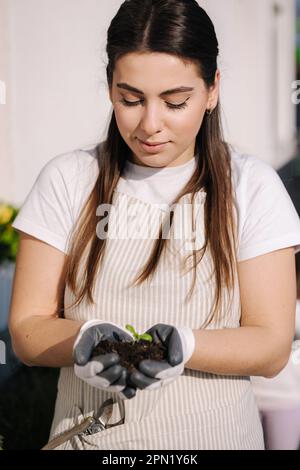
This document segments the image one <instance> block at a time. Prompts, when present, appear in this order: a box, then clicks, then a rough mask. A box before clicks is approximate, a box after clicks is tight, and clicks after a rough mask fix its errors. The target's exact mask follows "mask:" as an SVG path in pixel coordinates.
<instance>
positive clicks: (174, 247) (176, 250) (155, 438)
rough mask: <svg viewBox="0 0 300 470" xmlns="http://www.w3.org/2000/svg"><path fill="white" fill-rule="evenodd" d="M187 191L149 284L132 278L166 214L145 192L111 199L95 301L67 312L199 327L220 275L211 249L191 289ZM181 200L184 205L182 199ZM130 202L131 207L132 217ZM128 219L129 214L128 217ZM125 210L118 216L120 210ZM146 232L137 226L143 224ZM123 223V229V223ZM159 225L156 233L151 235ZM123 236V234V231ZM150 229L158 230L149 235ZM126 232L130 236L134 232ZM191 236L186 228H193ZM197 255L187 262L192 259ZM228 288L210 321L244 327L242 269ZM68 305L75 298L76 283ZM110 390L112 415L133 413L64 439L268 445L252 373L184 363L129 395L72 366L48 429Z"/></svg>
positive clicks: (200, 220)
mask: <svg viewBox="0 0 300 470" xmlns="http://www.w3.org/2000/svg"><path fill="white" fill-rule="evenodd" d="M205 196H206V193H205V192H203V191H200V192H199V193H197V196H196V201H195V202H196V204H197V211H196V212H195V221H196V240H197V244H198V243H200V245H199V246H198V245H197V249H198V248H199V247H201V246H202V245H203V242H204V217H203V216H204V211H203V209H204V200H205ZM189 202H190V199H189V195H185V196H184V197H183V198H181V200H180V205H179V206H177V208H176V212H175V217H174V226H173V232H172V233H173V234H174V233H175V237H176V238H175V237H174V238H171V239H170V240H168V244H170V245H169V246H170V249H169V250H168V251H166V252H165V253H164V255H163V256H162V258H161V260H160V263H159V265H158V268H157V271H156V272H155V274H154V276H153V277H152V278H151V279H147V280H146V281H145V282H144V283H143V284H141V285H139V286H135V287H129V284H131V283H132V281H133V280H134V279H135V278H136V275H137V274H138V273H140V269H141V268H142V266H144V264H145V262H146V261H147V259H148V257H149V255H150V253H151V248H152V246H153V243H154V238H155V236H156V234H157V233H158V231H157V230H156V229H157V227H158V226H159V224H160V223H161V222H162V216H164V215H165V214H166V212H164V209H163V208H161V207H158V206H157V205H154V204H150V203H148V202H144V201H141V200H139V199H137V198H135V197H133V196H131V195H128V194H125V193H122V192H119V191H118V190H116V191H115V193H114V200H113V204H114V207H115V214H116V215H117V216H118V222H117V223H115V222H114V221H113V220H112V221H110V226H109V235H108V240H107V245H106V252H105V256H104V259H103V264H102V267H101V269H100V270H99V273H98V277H97V281H96V286H95V290H94V300H95V302H96V304H95V305H93V306H89V305H88V304H87V303H86V302H82V303H81V304H80V305H79V306H77V307H75V308H73V309H72V310H67V311H66V318H69V319H74V320H90V319H94V318H99V319H101V320H107V321H111V322H114V323H116V324H119V325H121V326H123V327H124V326H125V325H126V324H127V323H130V324H132V325H133V326H134V327H135V329H136V330H137V331H138V332H144V331H145V330H147V329H148V328H149V327H151V326H152V325H154V324H155V323H160V322H162V323H169V324H172V325H176V326H189V327H190V328H192V329H199V328H201V327H202V325H203V324H204V322H205V320H206V318H207V316H208V315H209V313H210V311H211V307H212V305H213V301H214V293H215V284H214V277H213V276H211V274H212V270H213V264H212V259H211V257H210V256H209V250H207V251H206V253H205V255H204V257H203V258H202V261H201V262H200V264H199V265H198V266H197V281H196V285H195V289H194V292H193V295H192V297H191V298H190V300H189V301H188V302H187V301H186V295H187V294H188V292H189V289H190V287H191V282H192V275H193V274H192V271H190V272H188V273H186V272H185V274H183V272H182V271H181V269H180V266H181V265H180V262H181V260H182V259H184V258H185V257H186V256H187V254H189V253H191V251H190V250H191V245H190V244H189V243H186V241H184V240H182V239H180V235H178V233H182V230H183V229H182V227H183V226H184V227H185V229H184V230H185V231H184V234H185V235H186V234H187V232H186V227H187V226H188V224H191V221H190V219H189V217H190V212H189V211H190V204H188V203H189ZM178 208H179V209H178ZM125 209H126V210H127V214H128V211H129V212H130V213H132V214H133V215H132V218H130V217H129V220H131V221H134V226H135V231H133V232H130V230H131V228H132V227H133V223H128V217H127V218H126V217H125V212H126V211H125ZM125 219H126V220H125ZM115 220H117V217H115ZM147 224H148V227H149V231H148V232H147V231H146V232H145V231H144V232H143V233H144V234H145V233H147V236H145V237H144V238H142V236H141V235H140V234H139V233H138V232H137V231H138V230H139V228H143V229H144V230H145V227H146V225H147ZM118 228H120V232H118ZM153 233H154V235H152V234H153ZM120 234H121V236H122V234H123V239H120V238H118V236H120ZM149 234H150V237H151V236H152V238H150V237H149ZM126 237H127V238H126ZM187 238H188V237H187ZM191 263H192V258H191V260H190V263H188V264H187V265H186V266H188V267H190V266H191V265H192V264H191ZM232 294H233V298H232V303H231V302H230V295H229V292H228V291H227V290H226V289H223V294H222V295H223V297H222V303H221V315H220V316H219V319H218V321H215V322H214V323H213V324H210V325H209V327H208V328H210V329H212V328H235V327H239V320H240V313H241V308H240V298H239V288H238V281H237V275H236V279H235V287H234V289H233V292H232ZM64 300H65V305H70V303H71V302H72V301H74V296H73V294H72V293H71V292H70V290H69V289H68V288H66V290H65V299H64ZM110 397H112V398H113V399H114V401H115V403H114V407H113V415H112V418H111V419H110V421H109V423H114V422H117V421H119V419H120V418H123V417H124V419H125V421H124V424H121V425H119V426H116V427H112V428H109V429H107V430H105V431H102V432H99V433H97V434H94V435H90V436H85V437H74V438H72V439H71V441H69V442H67V443H66V444H63V445H61V446H60V447H59V449H60V450H63V449H95V450H102V449H103V450H107V449H109V450H121V449H136V450H138V449H143V450H146V449H149V450H156V449H160V450H163V449H164V450H173V449H176V450H183V449H185V450H194V449H198V450H202V449H203V450H208V449H245V450H246V449H250V450H253V449H264V443H263V432H262V427H261V423H260V419H259V413H258V409H257V405H256V402H255V398H254V395H253V392H252V388H251V384H250V379H249V377H248V376H222V375H215V374H209V373H203V372H201V371H195V370H190V369H185V371H184V373H183V375H181V376H180V377H178V379H176V380H175V381H174V382H172V383H171V384H169V385H167V386H165V387H162V388H161V389H159V390H155V391H137V394H136V396H135V397H134V398H133V399H131V400H125V401H123V400H121V399H120V398H119V397H118V396H117V395H115V394H112V393H110V392H105V391H102V390H99V389H96V388H94V387H91V386H90V385H88V384H86V383H85V382H83V381H82V380H80V379H79V378H77V377H76V376H75V375H74V372H73V368H72V367H64V368H62V369H61V372H60V377H59V382H58V394H57V399H56V405H55V414H54V418H53V422H52V428H51V433H50V438H53V437H55V436H56V435H58V434H60V433H61V432H63V431H65V430H67V429H69V428H71V427H72V426H73V425H74V424H78V423H80V422H81V421H82V420H83V419H84V418H85V417H87V416H88V415H92V414H93V413H94V411H96V410H97V409H98V408H99V406H100V405H101V403H102V402H103V401H104V400H106V399H107V398H110Z"/></svg>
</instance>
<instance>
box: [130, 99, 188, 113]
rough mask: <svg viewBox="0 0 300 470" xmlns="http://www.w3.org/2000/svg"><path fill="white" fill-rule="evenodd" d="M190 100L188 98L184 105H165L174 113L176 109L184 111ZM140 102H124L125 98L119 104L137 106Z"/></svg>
mask: <svg viewBox="0 0 300 470" xmlns="http://www.w3.org/2000/svg"><path fill="white" fill-rule="evenodd" d="M189 99H190V98H188V99H187V100H186V101H185V102H184V103H181V104H171V103H167V106H168V108H169V109H172V110H173V111H176V110H177V109H184V108H186V107H187V104H186V103H187V101H188V100H189ZM141 102H142V100H140V101H127V100H125V98H123V99H122V100H121V103H123V104H124V105H125V106H138V105H139V104H140V103H141Z"/></svg>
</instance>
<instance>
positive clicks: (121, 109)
mask: <svg viewBox="0 0 300 470" xmlns="http://www.w3.org/2000/svg"><path fill="white" fill-rule="evenodd" d="M107 54H108V65H107V81H108V87H109V97H110V100H111V102H112V106H113V113H112V117H111V121H110V125H109V129H108V134H107V139H106V140H105V141H104V142H102V143H100V144H99V145H97V147H96V148H93V149H90V150H87V149H85V150H84V149H83V150H82V149H81V150H77V151H74V152H70V153H67V154H63V155H59V156H57V157H55V158H53V159H52V160H51V161H50V162H49V163H48V164H47V165H46V166H45V167H44V168H43V170H42V171H41V173H40V175H39V177H38V178H37V181H36V182H35V185H34V187H33V188H32V190H31V192H30V194H29V195H28V197H27V199H26V201H25V203H24V205H23V207H22V209H21V211H20V213H19V215H18V217H17V219H16V220H15V222H14V227H15V228H16V229H18V230H20V234H21V242H20V248H19V253H18V259H17V266H16V275H15V280H14V289H13V299H12V304H11V312H10V332H11V335H12V338H13V344H14V348H15V351H16V353H17V354H18V356H19V357H20V358H21V359H22V361H23V362H24V363H26V364H28V365H33V366H35V365H41V366H48V367H61V374H60V379H59V383H58V394H57V401H56V408H55V415H54V418H53V423H52V429H51V434H50V438H51V439H52V438H54V437H55V436H58V435H60V434H61V433H63V432H64V431H66V430H68V429H70V428H72V427H73V426H74V425H76V424H78V423H81V422H82V421H83V420H84V418H86V417H87V416H90V415H93V414H94V413H97V411H98V410H99V407H100V406H101V405H102V404H103V403H104V402H105V401H106V400H107V399H108V398H112V399H113V408H112V416H111V418H110V420H109V423H108V424H116V426H112V427H107V428H105V429H104V430H103V431H101V432H96V433H94V434H90V435H87V434H79V435H76V436H74V437H73V438H71V439H70V440H69V441H67V442H66V443H64V444H62V445H60V446H59V447H58V448H59V449H263V448H264V442H263V432H262V426H261V423H260V419H259V412H258V408H257V406H256V402H255V398H254V394H253V391H252V388H251V384H250V376H251V375H259V376H264V377H273V376H275V375H276V374H278V373H279V372H280V370H282V368H283V367H284V366H285V364H286V363H287V361H288V357H289V352H290V347H291V342H292V340H293V333H294V315H295V314H294V312H295V302H296V277H295V250H296V251H297V250H298V251H299V250H300V222H299V219H298V217H297V213H296V211H295V208H294V206H293V204H292V201H291V199H290V198H289V196H288V194H287V192H286V190H285V188H284V186H283V184H282V183H281V180H280V178H279V176H278V175H277V173H276V172H275V170H273V168H272V167H270V166H268V165H267V164H266V163H263V162H262V161H260V160H259V159H258V158H256V157H254V156H247V155H239V154H237V153H235V151H234V150H233V149H232V148H230V147H229V145H228V144H226V142H224V140H223V138H222V133H221V123H220V104H219V85H220V72H219V70H218V68H217V56H218V41H217V38H216V34H215V30H214V26H213V24H212V22H211V20H210V18H209V17H208V16H207V14H206V13H205V11H204V10H203V9H202V8H200V7H199V5H198V3H197V2H196V1H194V0H191V1H183V0H182V1H181V0H179V1H178V0H176V1H174V0H160V1H157V0H144V1H142V2H141V1H138V0H129V1H126V2H124V3H123V4H122V5H121V7H120V9H119V11H118V12H117V14H116V16H115V17H114V18H113V20H112V22H111V25H110V27H109V29H108V42H107ZM295 247H296V248H295ZM128 323H129V324H131V325H133V326H134V327H135V329H136V330H137V331H138V332H140V333H141V332H145V331H148V332H149V333H150V334H151V335H152V336H153V338H154V341H158V339H160V340H161V341H162V342H163V344H164V345H165V347H166V349H167V355H168V360H164V361H150V360H149V361H145V362H141V363H140V365H139V371H137V372H135V373H128V371H127V370H126V369H125V368H124V367H123V366H121V365H120V357H119V355H118V354H104V355H99V356H97V357H92V351H93V349H94V347H95V346H96V345H97V344H98V342H99V341H100V340H101V339H104V338H106V339H112V340H114V341H122V340H125V341H130V340H131V339H132V336H131V334H130V333H129V331H128V330H126V329H125V325H126V324H128Z"/></svg>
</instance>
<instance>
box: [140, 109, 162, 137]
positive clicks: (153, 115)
mask: <svg viewBox="0 0 300 470" xmlns="http://www.w3.org/2000/svg"><path fill="white" fill-rule="evenodd" d="M140 129H141V130H142V131H143V132H144V134H145V135H147V136H151V135H154V134H156V133H158V132H161V130H162V129H163V119H162V112H161V110H160V109H159V106H158V105H155V104H145V106H144V108H143V110H142V116H141V121H140Z"/></svg>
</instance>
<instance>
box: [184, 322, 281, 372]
mask: <svg viewBox="0 0 300 470" xmlns="http://www.w3.org/2000/svg"><path fill="white" fill-rule="evenodd" d="M193 333H194V335H195V339H196V346H195V350H194V353H193V356H192V357H191V359H190V360H189V361H188V362H187V364H186V368H188V369H194V370H201V371H203V372H209V373H211V374H223V375H259V376H264V377H274V376H275V375H277V374H278V373H279V372H280V370H281V369H282V368H283V367H284V366H285V364H286V363H287V361H288V358H289V353H290V350H289V349H288V346H284V347H283V346H282V341H281V340H279V339H278V338H277V339H276V337H275V336H273V335H272V332H270V330H268V329H267V328H264V327H260V326H241V327H240V328H226V329H221V330H193ZM286 343H288V341H287V342H286Z"/></svg>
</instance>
